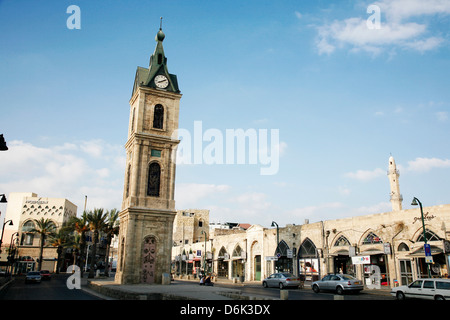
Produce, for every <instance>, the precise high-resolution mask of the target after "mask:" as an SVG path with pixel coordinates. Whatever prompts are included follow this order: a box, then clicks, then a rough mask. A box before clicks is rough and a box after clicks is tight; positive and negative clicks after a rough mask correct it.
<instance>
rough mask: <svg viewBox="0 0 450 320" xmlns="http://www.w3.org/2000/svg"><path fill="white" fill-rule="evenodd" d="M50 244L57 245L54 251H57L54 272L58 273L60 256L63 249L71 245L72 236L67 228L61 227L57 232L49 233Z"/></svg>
mask: <svg viewBox="0 0 450 320" xmlns="http://www.w3.org/2000/svg"><path fill="white" fill-rule="evenodd" d="M49 238H50V244H51V245H52V246H54V247H57V249H56V252H57V253H58V260H57V261H56V273H59V270H60V268H61V257H62V253H63V249H64V248H67V247H69V246H71V245H72V243H73V237H72V236H71V234H70V232H69V231H68V230H67V228H64V227H63V228H61V229H59V230H58V231H57V232H55V233H53V234H50V236H49Z"/></svg>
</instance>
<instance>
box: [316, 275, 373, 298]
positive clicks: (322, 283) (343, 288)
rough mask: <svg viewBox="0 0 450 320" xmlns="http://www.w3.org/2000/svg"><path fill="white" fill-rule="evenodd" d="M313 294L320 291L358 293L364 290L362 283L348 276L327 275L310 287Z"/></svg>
mask: <svg viewBox="0 0 450 320" xmlns="http://www.w3.org/2000/svg"><path fill="white" fill-rule="evenodd" d="M311 287H312V289H313V290H314V292H315V293H319V292H320V291H321V290H330V291H336V293H337V294H343V293H344V292H348V291H352V292H360V291H361V290H363V289H364V285H363V282H362V281H361V280H359V279H356V278H355V277H353V276H351V275H348V274H328V275H326V276H325V277H323V279H322V280H319V281H315V282H313V283H312V285H311Z"/></svg>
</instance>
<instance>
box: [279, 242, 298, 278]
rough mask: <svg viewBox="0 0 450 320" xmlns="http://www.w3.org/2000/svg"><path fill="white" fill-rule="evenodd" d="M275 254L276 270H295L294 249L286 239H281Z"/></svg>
mask: <svg viewBox="0 0 450 320" xmlns="http://www.w3.org/2000/svg"><path fill="white" fill-rule="evenodd" d="M275 256H276V257H277V260H276V261H275V270H276V272H289V273H292V272H293V270H294V269H293V263H292V262H293V261H292V250H290V249H289V246H288V245H287V243H286V242H285V241H283V240H282V241H281V242H280V243H279V244H278V246H277V249H276V250H275Z"/></svg>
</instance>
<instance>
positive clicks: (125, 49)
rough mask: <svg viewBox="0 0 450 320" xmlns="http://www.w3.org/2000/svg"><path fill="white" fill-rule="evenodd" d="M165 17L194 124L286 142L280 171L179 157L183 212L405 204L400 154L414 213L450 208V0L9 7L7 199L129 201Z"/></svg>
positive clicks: (2, 159)
mask: <svg viewBox="0 0 450 320" xmlns="http://www.w3.org/2000/svg"><path fill="white" fill-rule="evenodd" d="M70 5H77V6H79V8H80V10H81V29H79V30H76V29H74V30H70V29H68V28H67V26H66V21H67V19H68V18H69V17H70V14H68V13H67V12H66V10H67V8H68V7H69V6H70ZM369 5H376V6H377V7H378V8H379V9H380V11H379V13H380V16H379V17H380V20H378V21H379V22H380V29H370V28H368V26H367V20H368V19H369V18H371V17H373V12H372V11H371V12H369V13H368V12H367V8H368V7H369ZM161 16H162V17H163V30H164V33H165V34H166V38H165V40H164V50H165V54H166V56H167V58H168V68H169V72H171V73H174V74H176V75H177V76H178V82H179V86H180V90H181V93H182V94H183V97H182V99H181V106H180V128H184V129H186V130H190V131H193V127H194V123H195V121H201V123H202V127H203V130H207V129H217V130H219V132H223V133H225V131H226V130H227V129H243V130H248V129H255V130H257V129H267V130H269V131H270V130H275V129H277V130H279V140H280V144H279V145H280V158H279V170H278V172H277V173H276V174H274V175H261V174H260V169H261V167H262V165H261V164H256V165H255V164H245V165H242V164H231V165H219V164H213V165H207V164H203V165H199V164H196V165H195V164H192V165H179V166H178V167H177V177H176V183H177V185H176V206H177V209H189V208H206V209H210V210H211V213H210V220H211V221H221V222H225V221H233V222H242V223H259V224H262V225H263V226H270V223H271V221H272V220H274V221H277V222H278V224H279V225H284V224H288V223H295V224H301V223H303V222H304V219H309V220H310V221H311V222H314V221H320V220H329V219H337V218H344V217H349V216H354V215H365V214H372V213H380V212H385V211H390V208H391V206H390V203H389V192H390V190H389V182H388V179H387V175H386V171H387V167H388V159H389V156H390V155H391V154H392V155H393V156H394V158H395V160H396V162H397V165H398V167H399V170H400V173H401V176H400V190H401V193H402V194H403V197H404V199H405V200H404V202H403V207H404V208H411V206H410V202H411V199H412V198H413V197H414V196H415V197H417V198H419V199H420V200H421V201H422V203H423V204H424V205H425V206H431V205H438V204H447V203H449V188H448V181H449V180H450V148H449V147H450V145H449V144H450V142H449V136H450V127H449V125H450V119H449V111H450V90H449V84H450V80H449V77H448V75H449V74H450V72H449V71H450V59H449V58H450V50H449V49H450V46H449V44H450V43H449V40H450V35H449V31H448V30H450V28H449V27H450V1H449V0H446V1H444V0H428V1H419V0H408V1H404V0H391V1H387V0H382V1H342V0H340V1H317V0H314V1H313V0H308V1H307V0H304V1H277V2H274V1H220V2H219V1H185V0H184V1H178V0H173V1H41V2H37V1H8V0H6V1H5V0H4V1H0V111H1V117H0V133H3V134H4V136H5V138H6V140H7V143H8V146H9V148H10V150H9V151H7V152H2V153H0V164H1V165H0V176H1V180H0V193H6V194H8V193H10V192H36V193H38V194H39V195H40V196H43V197H64V198H67V199H69V200H70V201H72V202H74V203H75V204H77V205H78V207H79V210H78V211H79V212H81V211H82V208H83V205H84V196H85V195H87V196H88V209H89V208H94V207H104V208H107V209H108V208H114V207H117V208H120V205H121V200H122V192H123V177H124V167H125V166H124V163H125V152H124V147H123V146H124V144H125V142H126V138H127V130H128V117H129V104H128V101H129V99H130V95H131V90H132V86H133V81H134V74H135V71H136V67H137V66H143V67H147V66H148V61H149V57H150V55H151V54H152V53H153V51H154V48H155V45H156V43H155V40H154V37H155V35H156V32H157V31H158V28H159V20H160V17H161ZM371 21H374V20H371ZM0 210H1V211H4V208H3V209H2V208H0Z"/></svg>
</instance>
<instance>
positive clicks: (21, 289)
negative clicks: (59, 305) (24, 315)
mask: <svg viewBox="0 0 450 320" xmlns="http://www.w3.org/2000/svg"><path fill="white" fill-rule="evenodd" d="M69 276H70V275H68V274H64V273H63V274H54V275H53V277H52V279H51V280H46V281H42V282H41V283H25V278H24V277H17V278H16V280H15V281H14V283H13V284H12V285H11V286H10V287H9V288H8V289H7V291H6V292H5V293H4V294H2V295H0V300H101V299H100V298H98V297H96V296H94V295H91V294H89V293H87V292H85V291H83V290H79V289H72V290H70V289H68V288H67V285H66V280H67V278H68V277H69Z"/></svg>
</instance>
